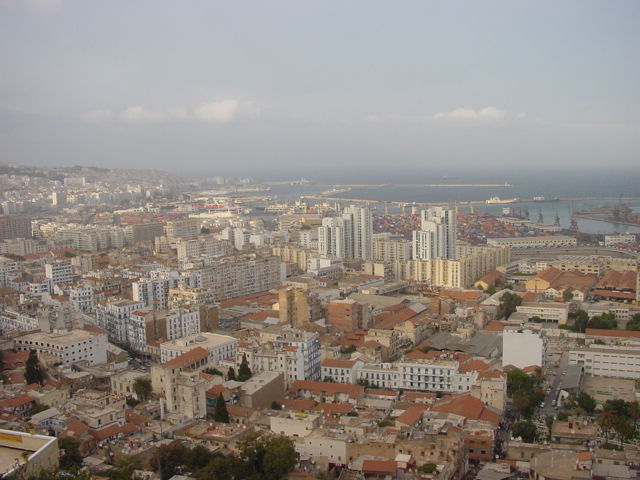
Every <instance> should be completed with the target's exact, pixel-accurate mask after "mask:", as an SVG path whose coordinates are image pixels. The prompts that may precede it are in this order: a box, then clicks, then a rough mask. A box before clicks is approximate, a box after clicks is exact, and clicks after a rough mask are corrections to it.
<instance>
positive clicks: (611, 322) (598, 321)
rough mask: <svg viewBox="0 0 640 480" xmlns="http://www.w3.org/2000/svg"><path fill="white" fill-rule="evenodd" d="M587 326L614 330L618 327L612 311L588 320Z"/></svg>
mask: <svg viewBox="0 0 640 480" xmlns="http://www.w3.org/2000/svg"><path fill="white" fill-rule="evenodd" d="M588 327H589V328H600V329H604V330H615V329H617V328H618V321H617V320H616V317H615V315H613V313H603V314H602V315H598V316H597V317H593V318H592V319H591V320H589V324H588Z"/></svg>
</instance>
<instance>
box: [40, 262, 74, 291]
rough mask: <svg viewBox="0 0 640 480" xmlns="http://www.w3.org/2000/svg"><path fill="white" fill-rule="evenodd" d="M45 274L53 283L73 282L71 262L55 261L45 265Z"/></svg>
mask: <svg viewBox="0 0 640 480" xmlns="http://www.w3.org/2000/svg"><path fill="white" fill-rule="evenodd" d="M44 274H45V276H46V277H47V278H48V279H49V280H51V283H53V284H54V285H57V284H59V283H71V282H72V281H73V269H72V268H71V261H70V260H55V261H53V262H48V263H45V265H44Z"/></svg>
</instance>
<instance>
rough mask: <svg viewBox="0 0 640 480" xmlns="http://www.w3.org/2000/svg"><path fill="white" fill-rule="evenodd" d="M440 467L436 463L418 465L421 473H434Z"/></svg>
mask: <svg viewBox="0 0 640 480" xmlns="http://www.w3.org/2000/svg"><path fill="white" fill-rule="evenodd" d="M437 469H438V466H437V465H436V464H435V463H425V464H422V465H420V466H419V467H418V471H419V472H420V473H434V472H435V471H436V470H437Z"/></svg>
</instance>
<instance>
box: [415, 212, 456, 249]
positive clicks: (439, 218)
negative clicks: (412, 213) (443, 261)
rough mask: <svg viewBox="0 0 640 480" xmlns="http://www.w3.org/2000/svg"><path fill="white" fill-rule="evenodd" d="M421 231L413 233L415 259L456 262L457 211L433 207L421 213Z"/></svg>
mask: <svg viewBox="0 0 640 480" xmlns="http://www.w3.org/2000/svg"><path fill="white" fill-rule="evenodd" d="M420 217H421V227H420V230H418V231H414V232H413V258H414V259H416V260H431V259H434V258H447V259H450V260H455V259H456V258H457V251H456V236H457V227H456V211H455V210H454V209H448V208H443V207H433V208H429V209H427V210H422V211H421V212H420Z"/></svg>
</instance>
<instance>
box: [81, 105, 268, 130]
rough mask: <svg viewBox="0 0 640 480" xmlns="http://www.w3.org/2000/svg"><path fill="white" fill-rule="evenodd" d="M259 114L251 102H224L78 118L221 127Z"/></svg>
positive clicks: (137, 108) (104, 112) (101, 112)
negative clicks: (194, 123)
mask: <svg viewBox="0 0 640 480" xmlns="http://www.w3.org/2000/svg"><path fill="white" fill-rule="evenodd" d="M259 114H260V110H259V108H258V107H257V106H256V104H255V103H253V102H249V101H241V100H235V99H226V100H219V101H215V102H211V103H203V104H200V105H199V106H197V107H196V108H195V109H193V110H192V111H190V110H188V109H186V108H184V107H171V108H167V109H164V110H156V109H149V108H147V107H143V106H142V105H133V106H131V107H128V108H126V109H124V110H122V111H121V112H120V113H118V114H114V113H113V112H112V111H111V110H100V109H97V110H91V111H89V112H86V113H84V114H82V115H80V118H81V119H82V120H83V121H85V122H92V123H98V122H106V121H110V120H116V121H121V122H126V123H137V124H145V123H162V122H181V121H192V122H205V123H218V124H223V123H229V122H232V121H235V120H238V119H245V118H256V117H257V116H258V115H259Z"/></svg>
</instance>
